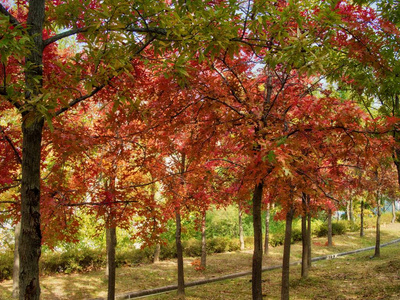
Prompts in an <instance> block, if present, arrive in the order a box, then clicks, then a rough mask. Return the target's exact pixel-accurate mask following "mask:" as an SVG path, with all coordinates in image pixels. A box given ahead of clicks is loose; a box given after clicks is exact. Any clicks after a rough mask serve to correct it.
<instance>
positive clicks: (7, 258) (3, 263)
mask: <svg viewBox="0 0 400 300" xmlns="http://www.w3.org/2000/svg"><path fill="white" fill-rule="evenodd" d="M13 263H14V253H13V252H12V251H6V252H4V253H1V254H0V281H3V280H6V279H10V278H11V277H12V271H13Z"/></svg>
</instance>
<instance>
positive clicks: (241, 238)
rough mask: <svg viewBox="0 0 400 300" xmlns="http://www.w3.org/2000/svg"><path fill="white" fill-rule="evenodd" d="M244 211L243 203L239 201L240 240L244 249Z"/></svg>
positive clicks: (241, 248)
mask: <svg viewBox="0 0 400 300" xmlns="http://www.w3.org/2000/svg"><path fill="white" fill-rule="evenodd" d="M242 215H243V211H242V205H241V203H240V201H239V241H240V250H242V251H243V250H244V234H243V219H242Z"/></svg>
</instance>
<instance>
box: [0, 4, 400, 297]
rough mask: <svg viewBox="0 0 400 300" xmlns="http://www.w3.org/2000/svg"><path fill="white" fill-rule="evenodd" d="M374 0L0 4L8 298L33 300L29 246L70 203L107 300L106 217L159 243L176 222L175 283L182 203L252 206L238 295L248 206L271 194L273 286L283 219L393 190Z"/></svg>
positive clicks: (392, 61) (186, 206) (386, 30)
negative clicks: (16, 260) (11, 257)
mask: <svg viewBox="0 0 400 300" xmlns="http://www.w3.org/2000/svg"><path fill="white" fill-rule="evenodd" d="M393 5H395V4H393ZM375 7H377V10H374V9H372V8H371V7H368V6H366V7H364V6H362V5H361V4H355V3H352V2H346V1H323V2H318V1H309V2H299V3H297V2H296V1H281V0H278V1H272V0H271V1H209V2H203V1H200V0H193V1H181V0H177V1H145V0H142V1H137V2H134V3H131V2H129V1H127V2H124V1H115V0H113V1H111V0H110V1H108V0H107V1H103V2H101V3H99V2H98V1H82V0H74V1H59V0H54V1H46V2H45V1H44V0H31V1H15V3H8V4H6V3H5V4H0V16H1V19H0V26H1V29H2V34H1V37H0V42H1V43H0V51H1V52H0V62H1V70H0V79H1V84H0V97H1V98H0V99H1V102H0V103H1V104H0V111H1V116H2V120H1V124H0V125H1V135H2V139H1V142H0V152H1V154H2V156H1V160H0V163H1V171H0V172H1V173H0V174H1V175H0V189H1V190H0V191H1V192H2V200H1V205H2V207H3V211H2V213H1V218H2V219H7V218H12V219H13V220H14V222H15V223H17V222H18V220H20V221H21V236H20V242H19V250H18V251H19V256H20V260H21V262H20V271H19V291H20V292H19V297H20V299H39V297H40V286H39V269H38V262H39V258H40V253H41V245H42V243H49V244H51V243H52V242H53V241H55V240H60V239H67V240H73V239H74V234H75V232H76V230H77V228H79V219H78V218H77V216H76V214H75V211H76V209H77V207H81V206H85V207H89V211H90V212H91V213H93V214H95V215H96V216H98V218H99V220H102V221H101V222H100V224H99V228H104V227H105V228H107V236H108V238H107V240H108V241H109V243H108V244H109V247H108V251H107V253H108V259H109V263H110V264H111V267H110V274H109V296H108V297H109V299H114V293H115V291H114V280H115V273H113V271H112V270H113V268H112V262H113V261H114V256H115V250H114V249H115V247H112V245H115V243H116V241H115V228H116V227H117V226H118V227H127V226H130V224H131V220H132V218H133V217H134V216H135V217H136V218H137V217H138V216H139V220H140V221H137V228H138V229H139V231H138V235H140V236H141V238H142V239H144V240H146V241H149V242H158V236H159V234H160V232H162V230H163V229H164V228H165V227H163V224H164V222H166V220H168V219H171V218H173V219H175V220H176V224H177V231H176V241H177V250H178V258H180V259H179V260H178V262H179V263H178V275H179V276H178V277H179V284H178V285H179V289H178V293H179V295H180V296H181V297H184V277H183V260H182V247H181V243H180V223H181V217H182V215H185V214H186V213H187V212H190V211H198V212H199V213H200V214H201V215H202V216H203V219H204V218H205V213H206V211H207V208H208V207H209V206H210V205H217V206H224V205H228V204H231V203H233V202H238V203H239V204H240V206H241V208H242V209H249V210H251V212H252V215H253V226H254V257H253V278H252V292H253V299H262V287H261V266H262V232H261V222H262V220H261V210H262V206H263V205H265V207H267V206H268V204H271V203H275V204H279V205H280V207H281V208H282V210H281V217H282V218H285V219H286V222H287V236H286V240H285V241H286V242H285V244H286V245H287V248H286V251H285V257H284V273H283V276H284V277H283V279H284V280H283V285H282V299H288V297H289V293H288V291H289V289H288V274H289V273H288V266H289V265H288V262H289V254H290V242H289V243H288V241H290V228H291V226H290V225H291V220H292V219H293V217H294V216H295V215H302V216H304V220H306V217H307V216H309V215H311V214H312V213H313V212H316V211H318V210H327V211H328V212H332V211H333V210H335V207H337V204H339V203H340V201H339V200H338V199H341V198H342V197H343V195H344V194H345V193H351V194H352V195H355V194H362V193H363V191H365V190H368V191H369V195H376V199H380V196H379V195H381V194H388V193H394V191H395V184H394V181H396V180H395V178H396V174H394V173H393V162H394V163H395V165H396V166H400V164H398V159H397V156H398V154H399V151H398V147H397V145H398V134H397V131H396V124H397V121H398V112H399V101H398V93H397V89H398V87H397V85H398V84H397V82H398V79H397V77H398V76H397V72H398V67H397V60H396V58H397V51H398V45H399V44H398V41H399V40H398V38H399V31H398V28H397V23H396V22H397V19H396V15H394V14H393V13H392V11H391V10H390V9H388V7H387V3H386V2H385V3H379V2H378V3H376V4H375ZM356 100H357V101H358V103H363V104H364V108H365V109H364V110H363V109H361V108H360V107H359V105H358V104H357V103H356ZM377 101H380V102H381V105H380V109H379V112H374V111H371V110H372V109H374V108H376V107H377V103H376V102H377ZM250 199H251V201H249V200H250ZM304 228H306V222H304ZM308 231H310V230H309V229H308ZM303 240H307V239H306V238H304V239H303ZM308 240H309V239H308ZM304 247H305V249H306V250H305V253H306V252H307V253H308V250H307V248H306V247H307V246H306V245H305V246H304ZM304 272H306V270H305V271H304Z"/></svg>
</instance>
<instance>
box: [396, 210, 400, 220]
mask: <svg viewBox="0 0 400 300" xmlns="http://www.w3.org/2000/svg"><path fill="white" fill-rule="evenodd" d="M396 222H400V212H399V211H398V212H396Z"/></svg>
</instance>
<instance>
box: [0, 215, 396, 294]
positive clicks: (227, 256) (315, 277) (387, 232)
mask: <svg viewBox="0 0 400 300" xmlns="http://www.w3.org/2000/svg"><path fill="white" fill-rule="evenodd" d="M399 231H400V224H398V223H396V224H389V225H386V226H383V227H382V243H384V242H386V241H389V240H392V239H395V238H398V237H399V234H398V233H399ZM374 238H375V235H374V230H373V229H368V230H366V235H365V237H363V238H360V237H359V236H358V233H356V232H354V233H349V234H346V235H342V236H334V239H333V241H334V246H333V247H326V246H325V242H326V238H313V247H312V250H313V257H314V256H321V255H327V254H332V253H338V252H344V251H348V250H352V249H358V248H363V247H367V246H372V245H374ZM372 254H373V251H368V252H363V253H359V254H356V255H350V256H345V257H341V258H338V259H335V260H328V261H320V262H316V263H313V267H312V270H311V271H310V275H309V277H308V278H307V279H301V278H300V266H295V267H292V268H291V280H290V288H291V299H400V255H399V254H400V245H398V244H395V245H392V246H388V247H385V248H382V249H381V258H379V259H378V258H374V259H371V258H370V256H371V255H372ZM300 257H301V244H299V243H297V244H294V245H292V257H291V258H292V260H293V261H297V260H299V259H300ZM195 259H197V258H186V259H185V280H186V281H187V282H189V281H194V280H199V279H204V278H213V277H218V276H221V275H225V274H229V273H236V272H240V271H246V270H249V269H250V268H251V259H252V251H251V250H246V251H242V252H240V251H238V252H231V253H221V254H215V255H211V256H209V257H208V258H207V265H208V267H207V269H206V270H205V271H202V272H199V271H196V270H195V268H194V266H192V265H191V262H193V260H195ZM281 259H282V246H279V247H276V248H271V251H270V255H268V256H265V257H264V265H265V266H271V265H278V264H281ZM280 278H281V273H280V270H276V271H270V272H265V273H263V281H264V282H263V294H264V295H265V299H279V298H280ZM175 283H176V262H175V261H173V260H168V261H162V262H160V263H158V264H155V265H152V264H142V265H138V266H135V267H123V268H119V269H117V284H116V289H117V294H123V293H127V292H132V291H135V290H143V289H150V288H155V287H160V286H165V285H170V284H175ZM41 288H42V297H41V299H43V300H50V299H51V300H61V299H63V300H64V299H76V300H79V299H90V298H96V297H106V289H107V282H106V278H105V276H104V270H100V271H92V272H88V273H84V274H70V275H62V274H59V275H54V276H44V277H42V278H41ZM11 289H12V282H11V281H4V282H2V283H1V284H0V299H10V294H11ZM186 294H187V299H188V300H197V299H235V300H245V299H246V300H247V299H251V282H250V276H247V277H242V278H238V279H235V280H225V281H221V282H216V283H212V284H208V285H202V286H197V287H191V288H187V289H186ZM147 299H152V300H155V299H160V300H162V299H175V292H170V293H166V294H160V295H156V296H152V297H147Z"/></svg>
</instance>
